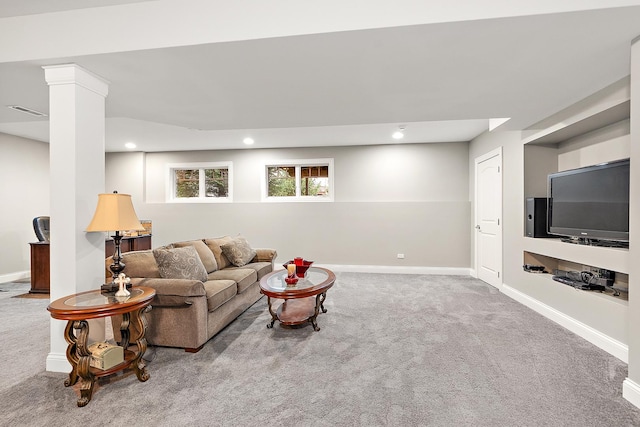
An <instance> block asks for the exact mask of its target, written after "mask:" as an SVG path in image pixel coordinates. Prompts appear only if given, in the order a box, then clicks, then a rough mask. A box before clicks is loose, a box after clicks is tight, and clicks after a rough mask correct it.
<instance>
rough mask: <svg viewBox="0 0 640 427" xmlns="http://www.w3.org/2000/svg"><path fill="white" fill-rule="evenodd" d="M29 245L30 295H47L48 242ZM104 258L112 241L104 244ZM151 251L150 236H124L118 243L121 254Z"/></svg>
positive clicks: (108, 254)
mask: <svg viewBox="0 0 640 427" xmlns="http://www.w3.org/2000/svg"><path fill="white" fill-rule="evenodd" d="M29 245H31V289H30V290H29V293H31V294H48V293H49V289H50V282H49V274H50V272H49V265H50V258H49V242H34V243H29ZM104 248H105V249H104V252H105V258H107V257H109V256H111V255H113V252H114V251H115V248H114V243H113V239H108V240H106V241H105V242H104ZM145 249H151V235H150V234H148V235H145V236H125V237H123V238H122V242H121V243H120V250H121V252H122V253H125V252H131V251H142V250H145Z"/></svg>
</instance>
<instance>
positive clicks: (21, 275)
mask: <svg viewBox="0 0 640 427" xmlns="http://www.w3.org/2000/svg"><path fill="white" fill-rule="evenodd" d="M30 276H31V272H30V271H29V270H27V271H17V272H15V273H9V274H0V283H7V282H15V281H16V280H22V279H28V278H29V277H30Z"/></svg>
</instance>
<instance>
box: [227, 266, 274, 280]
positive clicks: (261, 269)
mask: <svg viewBox="0 0 640 427" xmlns="http://www.w3.org/2000/svg"><path fill="white" fill-rule="evenodd" d="M272 267H273V265H272V264H271V263H270V262H252V263H249V264H247V265H243V266H242V267H228V268H227V270H236V269H238V268H243V269H247V268H250V269H252V270H255V272H256V273H257V274H258V278H257V280H260V279H262V278H263V277H264V276H266V275H267V274H269V273H271V271H273V270H272Z"/></svg>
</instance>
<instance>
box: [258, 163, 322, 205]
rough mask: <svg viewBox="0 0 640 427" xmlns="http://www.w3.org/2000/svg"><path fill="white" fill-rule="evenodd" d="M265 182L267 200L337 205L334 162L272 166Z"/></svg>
mask: <svg viewBox="0 0 640 427" xmlns="http://www.w3.org/2000/svg"><path fill="white" fill-rule="evenodd" d="M264 181H265V182H264V185H263V198H264V199H265V200H269V201H333V159H312V160H281V161H277V162H271V163H268V164H266V165H265V180H264Z"/></svg>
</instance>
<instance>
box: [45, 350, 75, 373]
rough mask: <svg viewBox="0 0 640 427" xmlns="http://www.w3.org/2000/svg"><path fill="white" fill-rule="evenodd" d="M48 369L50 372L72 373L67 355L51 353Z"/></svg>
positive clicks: (48, 356)
mask: <svg viewBox="0 0 640 427" xmlns="http://www.w3.org/2000/svg"><path fill="white" fill-rule="evenodd" d="M46 369H47V371H48V372H70V371H71V365H70V364H69V361H68V360H67V356H66V354H65V353H49V354H48V355H47V364H46Z"/></svg>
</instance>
